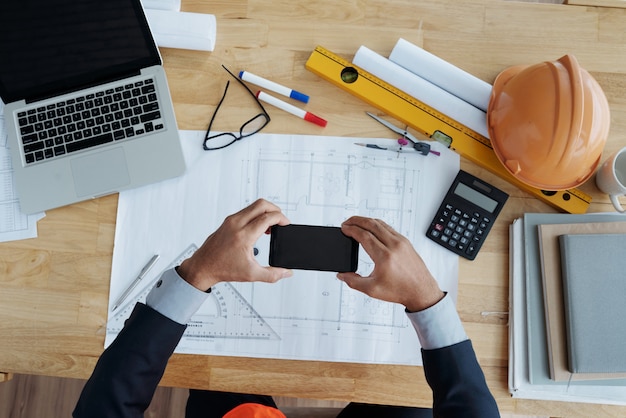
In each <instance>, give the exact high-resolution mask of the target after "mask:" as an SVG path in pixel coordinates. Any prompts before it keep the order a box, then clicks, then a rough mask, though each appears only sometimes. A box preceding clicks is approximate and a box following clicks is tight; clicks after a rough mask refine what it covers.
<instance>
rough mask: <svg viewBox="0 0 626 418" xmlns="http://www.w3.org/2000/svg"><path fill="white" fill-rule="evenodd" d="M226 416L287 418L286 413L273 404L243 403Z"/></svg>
mask: <svg viewBox="0 0 626 418" xmlns="http://www.w3.org/2000/svg"><path fill="white" fill-rule="evenodd" d="M224 418H286V417H285V414H283V413H282V412H281V411H279V410H278V409H276V408H272V407H271V406H265V405H261V404H258V403H243V404H241V405H239V406H237V407H235V408H233V409H231V410H230V411H229V412H227V413H226V415H224Z"/></svg>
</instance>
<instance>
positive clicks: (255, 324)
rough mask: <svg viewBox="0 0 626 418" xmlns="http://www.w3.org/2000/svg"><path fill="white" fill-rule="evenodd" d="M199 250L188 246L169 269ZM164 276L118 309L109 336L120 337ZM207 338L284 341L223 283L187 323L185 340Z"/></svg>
mask: <svg viewBox="0 0 626 418" xmlns="http://www.w3.org/2000/svg"><path fill="white" fill-rule="evenodd" d="M197 249H198V247H197V246H196V245H195V244H191V245H190V246H189V247H187V248H186V249H185V250H184V251H183V252H182V253H181V254H180V255H179V256H178V257H176V258H175V259H174V260H173V261H172V262H171V263H170V265H169V266H168V267H167V268H168V269H170V268H173V267H175V266H178V265H180V263H182V262H183V260H185V259H187V258H189V257H191V255H193V253H194V252H195V251H196V250H197ZM160 277H161V274H158V275H157V276H156V277H155V279H154V280H152V281H150V282H148V283H147V284H145V286H144V287H142V288H141V290H140V291H138V292H136V293H135V295H134V296H133V297H132V298H131V299H129V301H128V302H127V303H126V304H124V305H122V306H121V307H119V308H118V309H116V310H115V312H114V315H113V316H112V317H110V318H109V320H108V321H107V334H113V335H117V334H118V333H119V332H120V331H121V330H122V328H123V327H124V322H125V321H126V319H128V317H129V316H130V314H131V313H132V311H133V309H134V307H135V305H136V304H137V302H142V303H145V301H146V297H147V296H148V293H150V290H152V288H153V287H154V285H155V284H156V282H157V281H158V280H159V278H160ZM185 338H190V339H192V340H194V341H197V340H199V339H203V338H207V339H208V338H237V339H246V340H250V339H263V340H280V336H279V335H278V334H277V333H276V332H275V331H274V330H273V329H272V327H271V326H269V324H268V323H267V322H266V321H265V320H264V319H263V318H262V317H261V316H260V315H259V314H258V313H257V312H256V310H255V309H254V308H253V307H252V305H251V304H250V303H249V302H248V301H247V300H246V299H245V298H244V297H243V296H242V295H241V294H240V293H239V292H238V291H237V289H236V288H235V287H234V286H233V285H232V284H230V283H227V282H223V283H219V284H217V285H216V286H214V287H213V288H212V289H211V293H210V296H209V298H208V299H207V300H206V301H205V302H204V304H203V305H202V307H201V308H200V309H199V310H198V312H196V314H195V315H194V316H193V317H192V318H191V320H190V321H189V323H188V324H187V330H186V331H185V333H184V334H183V340H184V339H185Z"/></svg>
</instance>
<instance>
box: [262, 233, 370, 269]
mask: <svg viewBox="0 0 626 418" xmlns="http://www.w3.org/2000/svg"><path fill="white" fill-rule="evenodd" d="M358 259H359V243H358V242H357V241H355V240H354V239H352V238H350V237H348V236H346V235H344V234H343V232H341V228H337V227H331V226H309V225H293V224H292V225H286V226H279V225H275V226H273V227H272V231H271V238H270V257H269V264H270V266H274V267H285V268H290V269H299V270H320V271H334V272H347V271H356V269H357V264H358Z"/></svg>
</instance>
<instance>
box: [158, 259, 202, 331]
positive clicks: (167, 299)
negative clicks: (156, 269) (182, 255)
mask: <svg viewBox="0 0 626 418" xmlns="http://www.w3.org/2000/svg"><path fill="white" fill-rule="evenodd" d="M208 297H209V294H208V293H205V292H203V291H202V290H200V289H196V288H195V287H193V286H192V285H190V284H189V283H187V282H186V281H185V280H184V279H183V278H182V277H180V276H179V275H178V273H177V272H176V269H169V270H165V272H163V274H162V275H161V277H160V278H159V280H158V281H157V283H156V284H155V285H154V287H153V288H152V290H151V291H150V293H148V297H147V298H146V305H148V306H149V307H151V308H152V309H154V310H155V311H157V312H159V313H160V314H162V315H164V316H166V317H168V318H169V319H171V320H172V321H175V322H178V323H179V324H183V325H186V324H187V323H188V322H189V320H190V319H191V317H192V316H193V314H195V313H196V312H197V311H198V309H200V306H202V304H203V303H204V301H205V300H206V299H207V298H208Z"/></svg>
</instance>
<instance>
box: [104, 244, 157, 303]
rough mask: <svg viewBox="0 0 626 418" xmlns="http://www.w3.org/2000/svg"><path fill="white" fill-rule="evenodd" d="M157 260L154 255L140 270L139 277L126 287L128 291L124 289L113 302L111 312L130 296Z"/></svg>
mask: <svg viewBox="0 0 626 418" xmlns="http://www.w3.org/2000/svg"><path fill="white" fill-rule="evenodd" d="M158 260H159V255H158V254H155V255H153V256H152V258H151V259H150V261H148V263H146V265H145V266H144V267H143V268H142V269H141V272H140V273H139V275H138V276H137V277H136V278H135V280H133V282H132V283H131V284H130V286H128V289H126V290H125V291H124V293H122V296H120V297H119V298H118V299H117V301H115V304H114V305H113V309H111V312H113V311H114V310H116V309H117V308H118V307H119V306H120V305H121V304H122V302H124V299H126V298H127V297H128V295H129V294H130V292H132V291H133V289H134V288H135V287H136V286H137V285H138V284H139V282H140V281H141V279H143V278H144V277H146V274H148V272H149V271H150V269H151V268H152V267H154V265H155V264H156V262H157V261H158Z"/></svg>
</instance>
